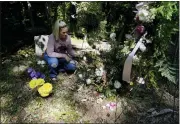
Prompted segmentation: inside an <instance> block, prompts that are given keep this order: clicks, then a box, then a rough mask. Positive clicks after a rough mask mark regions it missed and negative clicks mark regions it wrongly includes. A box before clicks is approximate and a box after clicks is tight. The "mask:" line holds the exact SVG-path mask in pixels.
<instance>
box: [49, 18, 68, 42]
mask: <svg viewBox="0 0 180 124" xmlns="http://www.w3.org/2000/svg"><path fill="white" fill-rule="evenodd" d="M64 27H67V25H66V23H65V22H64V21H61V20H59V19H58V20H57V21H56V22H55V24H54V27H53V32H52V33H53V34H54V37H55V40H58V39H59V28H64Z"/></svg>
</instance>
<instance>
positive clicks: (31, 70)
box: [27, 68, 45, 79]
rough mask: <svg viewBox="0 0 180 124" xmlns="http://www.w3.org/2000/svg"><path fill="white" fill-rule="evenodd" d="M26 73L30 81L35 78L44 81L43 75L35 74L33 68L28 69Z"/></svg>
mask: <svg viewBox="0 0 180 124" xmlns="http://www.w3.org/2000/svg"><path fill="white" fill-rule="evenodd" d="M27 72H28V74H29V76H30V77H31V78H32V79H37V78H42V79H45V75H44V74H42V73H40V72H36V71H35V70H34V69H33V68H28V69H27Z"/></svg>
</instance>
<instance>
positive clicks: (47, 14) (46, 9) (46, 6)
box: [45, 2, 52, 31]
mask: <svg viewBox="0 0 180 124" xmlns="http://www.w3.org/2000/svg"><path fill="white" fill-rule="evenodd" d="M49 8H50V6H49V4H48V3H47V2H45V11H46V17H47V21H48V30H49V31H51V28H52V27H51V26H52V19H51V16H50V10H49Z"/></svg>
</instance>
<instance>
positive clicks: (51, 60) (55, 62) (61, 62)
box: [44, 53, 76, 78]
mask: <svg viewBox="0 0 180 124" xmlns="http://www.w3.org/2000/svg"><path fill="white" fill-rule="evenodd" d="M44 60H45V61H46V62H47V63H48V67H49V73H50V78H55V77H56V76H57V75H58V72H59V70H60V69H64V70H65V71H66V72H74V71H75V70H76V65H74V64H72V63H69V62H67V61H66V59H65V58H55V57H49V56H48V55H47V53H44Z"/></svg>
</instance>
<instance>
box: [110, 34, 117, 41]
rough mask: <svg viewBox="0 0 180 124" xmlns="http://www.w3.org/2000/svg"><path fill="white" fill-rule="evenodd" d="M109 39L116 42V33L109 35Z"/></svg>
mask: <svg viewBox="0 0 180 124" xmlns="http://www.w3.org/2000/svg"><path fill="white" fill-rule="evenodd" d="M110 38H111V40H113V41H114V40H116V33H111V34H110Z"/></svg>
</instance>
